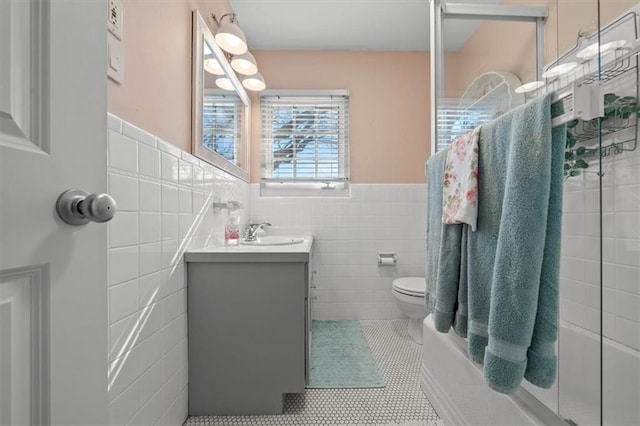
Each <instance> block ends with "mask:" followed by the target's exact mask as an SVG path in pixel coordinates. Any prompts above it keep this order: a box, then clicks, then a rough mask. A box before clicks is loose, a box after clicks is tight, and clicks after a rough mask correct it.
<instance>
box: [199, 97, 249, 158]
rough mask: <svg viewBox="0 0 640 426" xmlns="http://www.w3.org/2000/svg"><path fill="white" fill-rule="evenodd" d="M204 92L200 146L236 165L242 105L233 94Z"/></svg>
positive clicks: (240, 136)
mask: <svg viewBox="0 0 640 426" xmlns="http://www.w3.org/2000/svg"><path fill="white" fill-rule="evenodd" d="M212 92H215V91H214V90H211V91H206V92H205V94H204V100H203V104H202V110H203V114H202V144H203V145H204V146H205V147H206V148H207V149H210V150H211V151H213V152H215V153H217V154H219V155H221V156H222V157H224V158H225V159H226V160H229V161H230V162H232V163H233V164H238V160H239V153H238V147H239V146H240V143H239V142H240V140H241V138H242V135H241V132H242V122H243V120H242V114H243V110H244V104H243V103H242V100H241V99H240V98H239V97H238V96H237V95H235V94H230V95H227V94H215V93H212Z"/></svg>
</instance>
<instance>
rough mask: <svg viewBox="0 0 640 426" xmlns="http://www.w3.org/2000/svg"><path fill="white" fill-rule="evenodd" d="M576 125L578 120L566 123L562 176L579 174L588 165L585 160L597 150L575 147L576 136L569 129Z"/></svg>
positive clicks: (566, 177)
mask: <svg viewBox="0 0 640 426" xmlns="http://www.w3.org/2000/svg"><path fill="white" fill-rule="evenodd" d="M577 125H578V120H572V121H571V122H569V123H568V124H567V142H566V143H565V152H564V177H565V179H568V178H570V177H575V176H579V175H580V172H581V171H582V170H584V169H586V168H588V167H589V163H587V161H586V160H585V159H586V158H588V157H591V156H592V155H593V154H595V153H596V152H597V150H595V149H588V148H585V147H584V146H579V147H577V148H576V143H577V140H576V137H575V136H574V134H573V132H572V131H571V129H573V128H574V127H576V126H577Z"/></svg>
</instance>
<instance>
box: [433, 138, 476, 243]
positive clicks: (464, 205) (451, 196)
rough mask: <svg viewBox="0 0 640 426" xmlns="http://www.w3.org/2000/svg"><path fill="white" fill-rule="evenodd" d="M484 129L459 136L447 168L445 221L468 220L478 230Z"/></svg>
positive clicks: (443, 200) (443, 204)
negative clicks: (479, 158) (479, 154)
mask: <svg viewBox="0 0 640 426" xmlns="http://www.w3.org/2000/svg"><path fill="white" fill-rule="evenodd" d="M479 137H480V128H479V127H476V128H475V129H474V130H472V131H471V132H469V133H467V134H465V135H464V136H461V137H460V138H458V139H456V140H455V141H454V142H453V143H452V144H451V145H450V146H449V149H448V154H447V163H446V166H445V170H444V192H443V196H442V221H443V222H444V223H448V224H456V223H466V224H468V225H469V226H470V227H471V230H472V231H474V232H475V230H476V221H477V217H478V139H479Z"/></svg>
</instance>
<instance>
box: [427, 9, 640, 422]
mask: <svg viewBox="0 0 640 426" xmlns="http://www.w3.org/2000/svg"><path fill="white" fill-rule="evenodd" d="M469 3H471V2H469ZM483 3H492V4H484V5H478V2H473V4H469V5H467V4H461V3H459V2H455V3H451V2H448V1H445V0H431V11H432V14H433V16H434V18H432V28H431V31H432V33H431V34H432V71H431V75H432V123H435V126H433V128H432V139H431V140H432V147H431V149H432V152H435V151H438V150H441V149H443V148H444V147H445V146H446V145H448V144H449V143H451V142H452V141H453V140H454V139H455V138H457V137H458V136H460V135H462V134H464V133H465V132H466V131H468V130H471V129H473V128H474V127H476V126H478V125H481V124H483V123H486V122H488V121H490V120H492V119H494V118H496V117H497V116H499V115H500V114H502V113H504V112H506V111H508V110H510V109H512V108H515V107H517V106H518V105H521V104H522V103H525V102H528V101H530V100H532V99H534V98H535V97H537V96H540V95H541V94H543V93H547V92H549V91H553V92H554V93H556V96H555V99H556V100H557V101H559V102H562V103H563V106H564V110H565V113H566V114H565V116H563V117H561V118H559V119H557V120H556V124H558V123H562V122H564V123H566V124H567V126H568V130H567V131H568V142H567V146H566V154H565V174H566V180H565V183H564V194H563V198H564V205H563V223H562V256H561V270H560V276H561V280H560V289H559V292H560V294H559V296H560V302H559V305H560V318H559V341H558V358H559V364H558V380H557V381H556V384H555V385H554V386H553V387H552V388H551V389H548V390H544V389H540V388H536V387H534V386H532V385H530V384H528V383H526V382H523V387H524V388H525V389H526V390H527V391H528V392H530V393H531V394H532V395H534V396H535V397H536V398H537V399H538V400H539V401H541V402H542V403H543V404H544V405H545V406H546V407H547V408H549V409H550V410H551V411H553V412H555V413H556V414H558V415H559V416H560V417H561V418H563V419H566V420H567V421H569V422H572V423H575V424H580V425H596V424H607V425H609V424H611V425H629V424H640V403H638V401H640V150H639V149H637V138H638V135H637V132H638V126H637V119H638V114H639V113H640V106H639V105H640V102H639V101H638V100H639V99H640V97H639V93H638V52H639V51H640V41H638V40H639V39H638V38H639V30H638V28H639V23H640V6H639V3H638V2H637V1H635V0H633V1H630V0H623V1H610V0H600V1H598V0H571V1H569V0H548V1H531V2H530V3H526V4H525V2H522V1H515V0H514V1H503V2H501V4H500V5H496V4H495V3H497V1H495V2H491V1H485V2H483ZM514 6H515V7H514ZM434 52H435V53H434ZM438 56H439V57H440V59H439V60H438ZM434 58H435V59H434ZM574 117H578V119H577V120H574ZM487 391H489V390H487Z"/></svg>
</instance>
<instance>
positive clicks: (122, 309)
mask: <svg viewBox="0 0 640 426" xmlns="http://www.w3.org/2000/svg"><path fill="white" fill-rule="evenodd" d="M107 132H108V138H107V139H108V150H109V160H108V161H109V163H108V173H109V193H110V194H111V195H112V196H113V197H114V199H115V200H116V203H117V205H118V213H117V215H116V217H115V218H114V219H113V220H112V221H111V222H110V223H109V225H108V226H109V250H108V253H109V278H108V282H109V288H108V289H107V291H108V298H109V320H108V327H109V362H110V365H109V379H108V383H109V401H110V403H109V424H112V425H127V424H129V425H153V424H163V425H181V424H182V422H183V421H184V419H185V418H186V417H187V377H188V374H187V340H186V339H187V315H186V314H187V298H186V269H185V265H184V261H183V256H182V254H183V253H184V251H185V250H187V249H190V248H198V247H205V246H211V245H220V244H223V238H224V236H223V226H224V223H225V221H226V215H227V212H226V210H221V209H218V210H214V209H213V208H212V207H211V204H212V202H213V201H216V202H218V201H222V202H226V201H228V200H237V201H240V202H241V203H243V205H244V206H245V208H244V209H243V210H241V211H240V215H241V219H242V221H243V223H246V212H247V211H248V203H249V185H248V184H247V183H245V182H242V181H240V180H239V179H237V178H235V177H233V176H231V175H229V174H228V173H226V172H224V171H222V170H219V169H217V168H214V167H212V166H211V165H209V164H207V163H204V162H202V161H200V160H198V159H197V158H195V157H193V156H192V155H190V154H187V153H185V152H182V151H181V150H179V149H178V148H176V147H174V146H173V145H170V144H168V143H166V142H164V141H162V140H160V139H158V138H156V137H155V136H153V135H151V134H149V133H147V132H145V131H143V130H141V129H138V128H136V127H135V126H132V125H130V124H129V123H126V122H124V121H122V120H120V119H118V118H117V117H115V116H113V115H111V114H109V116H108V130H107Z"/></svg>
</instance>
